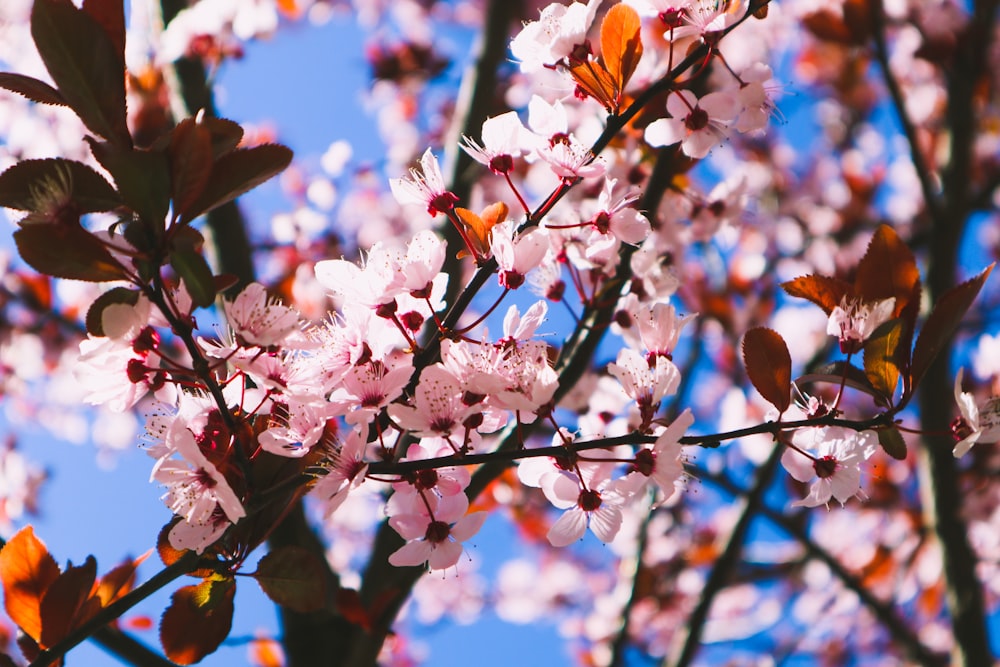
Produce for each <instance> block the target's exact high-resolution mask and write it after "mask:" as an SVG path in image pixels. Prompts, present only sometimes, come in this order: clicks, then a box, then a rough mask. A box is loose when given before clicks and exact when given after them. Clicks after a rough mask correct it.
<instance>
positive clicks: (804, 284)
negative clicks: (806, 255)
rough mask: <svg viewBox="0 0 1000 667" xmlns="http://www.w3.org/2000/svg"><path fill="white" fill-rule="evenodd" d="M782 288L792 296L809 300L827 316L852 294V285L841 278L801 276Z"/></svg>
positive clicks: (784, 284) (782, 285)
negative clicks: (844, 298)
mask: <svg viewBox="0 0 1000 667" xmlns="http://www.w3.org/2000/svg"><path fill="white" fill-rule="evenodd" d="M781 287H782V288H783V289H784V290H785V292H787V293H788V294H789V295H790V296H797V297H800V298H803V299H808V300H810V301H812V302H813V303H815V304H816V305H817V306H819V307H820V308H822V309H823V312H825V313H826V314H827V315H829V314H830V313H831V312H833V309H834V308H836V307H837V306H839V305H840V300H841V299H842V298H843V297H844V295H846V294H850V293H851V284H850V283H848V282H846V281H844V280H841V279H839V278H830V277H828V276H819V275H808V276H799V277H798V278H795V279H794V280H790V281H788V282H787V283H782V284H781Z"/></svg>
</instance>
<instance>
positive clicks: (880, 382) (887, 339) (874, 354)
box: [864, 318, 903, 408]
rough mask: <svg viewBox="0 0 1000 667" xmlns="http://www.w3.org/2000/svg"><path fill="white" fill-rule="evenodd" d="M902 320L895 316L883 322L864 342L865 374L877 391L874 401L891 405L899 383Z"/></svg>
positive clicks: (882, 404) (883, 405)
mask: <svg viewBox="0 0 1000 667" xmlns="http://www.w3.org/2000/svg"><path fill="white" fill-rule="evenodd" d="M902 333H903V320H902V319H901V318H896V319H892V320H889V321H888V322H884V323H883V324H882V325H881V326H880V327H879V328H878V329H876V330H875V331H874V332H872V335H871V336H870V337H869V338H868V340H867V341H866V342H865V347H864V350H865V375H866V376H867V377H868V381H869V382H870V383H871V386H872V388H873V389H874V390H875V391H877V392H879V394H880V396H876V403H877V404H879V405H881V406H882V407H886V408H888V407H891V406H892V398H893V396H894V394H895V393H896V385H897V384H898V383H899V372H900V369H899V364H898V354H899V349H898V348H899V343H900V340H901V339H902Z"/></svg>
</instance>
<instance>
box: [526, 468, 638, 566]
mask: <svg viewBox="0 0 1000 667" xmlns="http://www.w3.org/2000/svg"><path fill="white" fill-rule="evenodd" d="M606 470H607V469H606V468H599V467H592V466H581V471H582V473H583V475H584V477H583V479H582V480H581V479H578V478H577V477H576V476H575V475H566V474H563V475H557V476H554V477H552V478H550V479H551V484H550V485H549V486H548V487H547V488H546V489H545V491H546V497H548V498H549V500H551V501H552V502H553V503H554V504H555V505H556V507H560V508H564V509H565V510H566V511H565V512H563V514H562V516H560V517H559V518H558V519H557V520H556V522H555V523H553V524H552V526H551V527H550V528H549V532H548V535H547V537H548V540H549V543H550V544H551V545H552V546H554V547H564V546H567V545H569V544H572V543H573V542H576V541H577V540H579V539H580V538H581V537H583V534H584V533H585V532H586V530H587V527H588V526H589V527H590V530H591V532H593V533H594V535H595V536H597V539H599V540H600V541H601V542H605V543H607V542H611V541H612V540H614V539H615V536H616V535H618V530H619V529H620V528H621V525H622V506H623V505H624V504H625V499H626V495H627V494H625V493H623V491H624V487H623V485H622V484H621V480H619V481H616V482H613V481H611V479H610V478H609V477H606V476H604V474H602V473H606Z"/></svg>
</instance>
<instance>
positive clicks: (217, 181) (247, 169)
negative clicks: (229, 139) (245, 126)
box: [182, 144, 292, 222]
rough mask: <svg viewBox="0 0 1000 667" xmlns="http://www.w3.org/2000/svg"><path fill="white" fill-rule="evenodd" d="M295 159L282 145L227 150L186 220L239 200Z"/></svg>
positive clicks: (185, 217) (214, 167)
mask: <svg viewBox="0 0 1000 667" xmlns="http://www.w3.org/2000/svg"><path fill="white" fill-rule="evenodd" d="M291 161H292V151H291V150H290V149H289V148H286V147H285V146H281V145H278V144H264V145H263V146H255V147H253V148H240V149H236V150H234V151H232V152H230V153H226V154H225V155H223V156H222V157H220V158H219V159H218V160H216V161H215V164H214V165H213V166H212V174H211V176H210V178H209V181H208V183H207V184H206V186H205V189H204V191H203V192H202V194H201V196H200V197H199V198H198V200H197V201H196V202H195V203H194V204H192V206H191V209H190V210H189V211H188V212H187V213H186V215H185V216H184V217H183V218H182V221H184V222H187V221H189V220H192V219H194V218H196V217H198V216H199V215H202V214H203V213H207V212H208V211H210V210H212V209H213V208H215V207H216V206H221V205H222V204H225V203H226V202H228V201H232V200H233V199H236V197H239V196H240V195H241V194H243V193H244V192H247V191H248V190H252V189H253V188H255V187H257V186H258V185H260V184H261V183H263V182H264V181H266V180H268V179H269V178H271V177H272V176H275V175H276V174H279V173H280V172H281V171H282V170H284V168H285V167H287V166H288V163H289V162H291Z"/></svg>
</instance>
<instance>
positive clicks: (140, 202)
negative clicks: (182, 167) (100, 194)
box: [88, 140, 170, 238]
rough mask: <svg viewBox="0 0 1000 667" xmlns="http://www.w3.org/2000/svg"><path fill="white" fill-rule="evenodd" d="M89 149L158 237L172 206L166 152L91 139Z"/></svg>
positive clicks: (129, 204)
mask: <svg viewBox="0 0 1000 667" xmlns="http://www.w3.org/2000/svg"><path fill="white" fill-rule="evenodd" d="M88 143H89V144H90V150H91V152H93V154H94V157H95V158H97V161H98V162H100V163H101V166H102V167H104V168H105V169H107V170H108V173H110V174H111V176H112V178H114V179H115V183H116V184H117V185H118V191H119V192H120V193H121V196H122V198H123V199H124V200H125V204H126V205H127V206H128V207H129V208H131V209H132V210H133V211H135V212H136V213H138V214H139V217H140V218H141V219H142V222H143V223H144V225H145V227H146V229H148V230H155V237H156V238H159V237H160V236H161V235H162V233H163V229H164V228H165V227H166V216H167V210H168V209H169V208H170V165H169V160H168V159H167V154H166V151H163V150H132V149H131V148H119V147H117V146H114V145H112V144H108V143H102V142H98V141H93V140H90V141H89V142H88Z"/></svg>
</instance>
